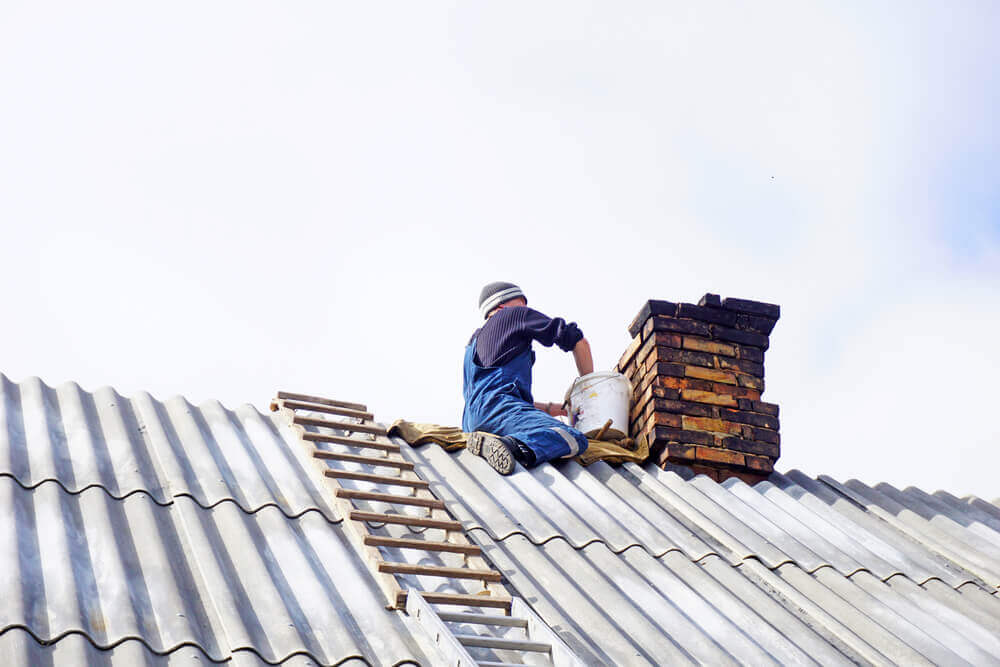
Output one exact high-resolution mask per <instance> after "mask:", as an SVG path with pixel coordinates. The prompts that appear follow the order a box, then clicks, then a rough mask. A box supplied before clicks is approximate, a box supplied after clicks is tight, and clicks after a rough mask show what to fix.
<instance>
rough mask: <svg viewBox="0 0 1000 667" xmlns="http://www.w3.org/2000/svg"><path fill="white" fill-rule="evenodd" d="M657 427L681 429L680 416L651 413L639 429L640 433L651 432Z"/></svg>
mask: <svg viewBox="0 0 1000 667" xmlns="http://www.w3.org/2000/svg"><path fill="white" fill-rule="evenodd" d="M657 426H669V427H670V428H682V423H681V415H673V414H669V413H666V412H653V413H652V414H650V415H649V417H647V418H646V419H645V420H644V421H643V422H642V423H641V425H640V427H639V428H640V430H642V431H652V430H653V429H655V428H656V427H657Z"/></svg>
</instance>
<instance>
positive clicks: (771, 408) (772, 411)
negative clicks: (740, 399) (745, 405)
mask: <svg viewBox="0 0 1000 667" xmlns="http://www.w3.org/2000/svg"><path fill="white" fill-rule="evenodd" d="M750 409H751V410H753V411H754V412H763V413H764V414H765V415H770V416H772V417H777V416H778V406H777V404H775V403H764V402H763V401H751V402H750Z"/></svg>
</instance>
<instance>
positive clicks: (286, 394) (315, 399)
mask: <svg viewBox="0 0 1000 667" xmlns="http://www.w3.org/2000/svg"><path fill="white" fill-rule="evenodd" d="M278 398H279V399H282V400H289V401H306V402H307V403H318V404H319V405H329V406H332V407H335V408H347V409H348V410H361V411H363V412H367V410H368V406H367V405H364V404H362V403H348V402H347V401H335V400H333V399H332V398H322V397H320V396H310V395H309V394H296V393H293V392H290V391H279V392H278Z"/></svg>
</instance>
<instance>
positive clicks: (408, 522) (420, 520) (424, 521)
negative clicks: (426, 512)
mask: <svg viewBox="0 0 1000 667" xmlns="http://www.w3.org/2000/svg"><path fill="white" fill-rule="evenodd" d="M348 518H350V519H352V520H354V521H375V522H378V523H394V524H398V525H400V526H419V527H422V528H441V529H442V530H462V524H460V523H459V522H458V521H450V520H448V519H431V518H425V517H422V516H407V515H406V514H382V513H380V512H362V511H361V510H354V511H352V512H351V513H350V514H349V515H348Z"/></svg>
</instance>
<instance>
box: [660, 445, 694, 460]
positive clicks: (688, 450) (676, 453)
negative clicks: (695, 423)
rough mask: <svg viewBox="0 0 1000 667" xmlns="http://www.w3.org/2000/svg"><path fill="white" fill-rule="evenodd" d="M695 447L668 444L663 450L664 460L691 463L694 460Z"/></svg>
mask: <svg viewBox="0 0 1000 667" xmlns="http://www.w3.org/2000/svg"><path fill="white" fill-rule="evenodd" d="M694 450H695V446H694V445H684V444H681V443H679V442H668V443H667V445H666V447H664V449H663V454H664V456H665V457H666V458H671V459H681V460H687V461H693V460H694V458H695V451H694Z"/></svg>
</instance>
